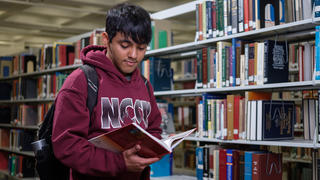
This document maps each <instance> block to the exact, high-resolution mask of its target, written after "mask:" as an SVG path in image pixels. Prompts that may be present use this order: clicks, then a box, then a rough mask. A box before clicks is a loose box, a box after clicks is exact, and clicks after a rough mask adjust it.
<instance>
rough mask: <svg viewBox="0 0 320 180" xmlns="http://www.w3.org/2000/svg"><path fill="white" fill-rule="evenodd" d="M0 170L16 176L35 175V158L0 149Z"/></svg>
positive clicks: (26, 176)
mask: <svg viewBox="0 0 320 180" xmlns="http://www.w3.org/2000/svg"><path fill="white" fill-rule="evenodd" d="M0 162H1V163H0V170H3V171H6V172H8V174H9V175H10V176H14V177H17V178H28V177H35V159H34V158H32V157H27V156H21V155H17V154H12V153H7V152H4V151H0Z"/></svg>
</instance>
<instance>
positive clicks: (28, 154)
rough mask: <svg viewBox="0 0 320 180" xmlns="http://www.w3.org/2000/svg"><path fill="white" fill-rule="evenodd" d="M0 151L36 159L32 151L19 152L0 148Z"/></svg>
mask: <svg viewBox="0 0 320 180" xmlns="http://www.w3.org/2000/svg"><path fill="white" fill-rule="evenodd" d="M0 150H1V151H6V152H10V153H15V154H20V155H24V156H30V157H34V153H33V152H32V151H19V150H15V149H10V148H4V147H0Z"/></svg>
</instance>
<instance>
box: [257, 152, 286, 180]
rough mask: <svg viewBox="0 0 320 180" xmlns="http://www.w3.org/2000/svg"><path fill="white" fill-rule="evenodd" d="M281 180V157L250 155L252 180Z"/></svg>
mask: <svg viewBox="0 0 320 180" xmlns="http://www.w3.org/2000/svg"><path fill="white" fill-rule="evenodd" d="M269 179H272V180H281V179H282V156H281V154H275V153H254V154H252V180H269Z"/></svg>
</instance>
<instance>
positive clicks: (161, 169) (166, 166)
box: [150, 153, 173, 177]
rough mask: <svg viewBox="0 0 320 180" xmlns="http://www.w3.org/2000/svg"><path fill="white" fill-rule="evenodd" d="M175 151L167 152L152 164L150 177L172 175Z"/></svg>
mask: <svg viewBox="0 0 320 180" xmlns="http://www.w3.org/2000/svg"><path fill="white" fill-rule="evenodd" d="M172 158H173V153H171V154H167V155H165V156H163V157H162V159H161V160H159V161H157V162H155V163H153V164H151V165H150V168H151V170H150V177H162V176H171V175H172V162H173V161H172Z"/></svg>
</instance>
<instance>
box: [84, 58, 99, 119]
mask: <svg viewBox="0 0 320 180" xmlns="http://www.w3.org/2000/svg"><path fill="white" fill-rule="evenodd" d="M80 69H81V70H82V71H83V72H84V74H85V75H86V78H87V82H88V98H87V107H88V109H89V112H90V116H91V113H92V110H93V108H94V107H95V106H96V104H97V98H98V89H99V83H98V75H97V71H96V69H95V68H94V67H93V66H90V65H88V64H84V65H82V66H80Z"/></svg>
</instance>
